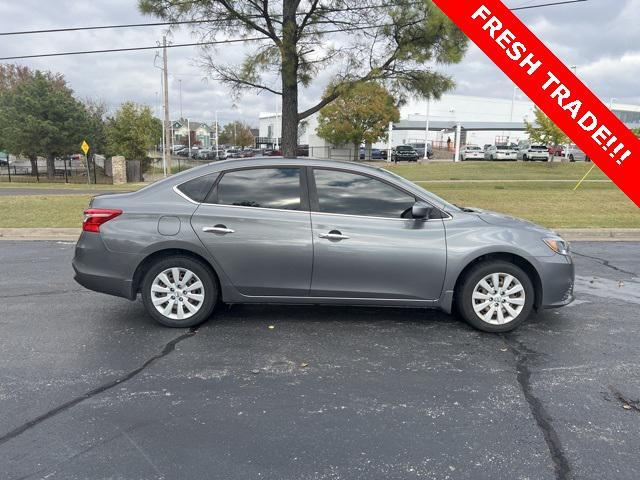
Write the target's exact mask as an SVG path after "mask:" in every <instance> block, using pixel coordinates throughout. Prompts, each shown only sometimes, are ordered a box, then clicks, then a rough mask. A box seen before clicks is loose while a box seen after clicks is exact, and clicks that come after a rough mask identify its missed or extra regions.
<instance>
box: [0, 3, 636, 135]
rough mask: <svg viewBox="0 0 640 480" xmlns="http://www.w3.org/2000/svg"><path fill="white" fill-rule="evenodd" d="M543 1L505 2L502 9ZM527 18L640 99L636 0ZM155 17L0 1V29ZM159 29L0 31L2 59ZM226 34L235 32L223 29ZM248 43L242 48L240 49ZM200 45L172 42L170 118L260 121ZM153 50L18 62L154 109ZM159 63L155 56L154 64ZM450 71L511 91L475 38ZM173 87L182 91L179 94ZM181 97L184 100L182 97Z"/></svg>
mask: <svg viewBox="0 0 640 480" xmlns="http://www.w3.org/2000/svg"><path fill="white" fill-rule="evenodd" d="M549 1H550V0H506V2H505V3H506V4H507V6H509V7H518V6H524V5H535V4H542V3H548V2H549ZM517 15H518V16H519V17H520V18H521V19H522V20H523V21H524V23H525V24H526V25H527V26H528V27H529V28H530V29H531V30H532V31H533V32H534V33H535V34H536V35H538V37H539V38H540V39H541V40H542V41H543V42H544V43H545V44H546V45H547V46H548V47H550V48H551V50H552V51H553V52H554V53H555V54H556V55H557V56H558V57H559V58H560V59H561V60H562V61H564V62H565V63H566V64H567V65H569V66H574V65H575V66H576V67H577V74H578V76H579V77H580V78H581V79H582V81H583V82H585V84H586V85H587V86H588V87H589V88H591V89H592V90H593V91H594V92H595V93H596V95H598V96H599V97H600V98H601V99H602V100H603V101H605V102H607V103H608V102H609V101H611V99H612V98H615V99H616V100H615V101H616V102H618V103H630V104H638V105H640V91H639V89H638V86H639V85H640V81H639V80H638V79H640V28H638V25H640V0H588V1H587V2H585V3H578V4H574V5H564V6H554V7H546V8H540V9H533V10H524V11H519V12H517ZM152 21H157V19H155V18H153V17H149V16H144V15H142V14H141V13H140V12H139V11H138V9H137V1H136V0H93V1H88V0H55V1H44V0H21V1H19V2H18V1H11V2H9V1H3V2H1V3H0V32H11V31H15V30H32V29H45V28H64V27H74V26H86V25H109V24H123V23H143V22H152ZM163 33H165V30H164V27H144V28H131V29H119V30H98V31H84V32H68V33H52V34H34V35H20V36H1V37H0V57H7V56H12V55H28V54H36V53H53V52H63V51H73V50H94V49H106V48H125V47H131V46H136V47H138V46H147V45H149V46H152V45H156V44H158V42H161V39H162V35H163ZM230 36H233V35H230ZM169 38H170V41H171V42H173V43H187V42H194V41H196V40H197V39H196V38H195V37H194V34H193V33H191V32H189V30H188V29H186V28H182V27H181V28H179V29H177V30H175V31H173V32H172V33H171V34H170V37H169ZM245 48H248V47H245ZM242 52H243V47H241V46H238V45H226V46H224V47H223V48H220V49H218V51H217V52H216V55H217V58H219V63H220V64H227V63H234V62H237V61H238V60H239V59H241V58H242ZM200 54H201V52H199V51H198V49H197V47H185V48H173V49H169V72H170V76H169V82H168V85H169V96H170V112H171V117H172V118H178V117H179V116H180V112H181V111H182V115H183V117H184V118H190V119H193V120H197V121H204V122H207V123H210V122H212V121H213V119H214V116H215V112H216V111H217V112H218V118H219V120H220V122H221V123H227V122H230V121H233V120H241V121H244V122H247V123H249V124H250V125H251V126H257V124H258V115H259V113H260V112H265V111H274V109H276V108H279V106H280V100H279V98H278V97H276V96H275V95H272V94H269V93H261V94H256V93H247V94H245V95H244V96H243V97H242V98H240V99H239V100H237V99H234V98H232V96H231V95H230V92H229V90H228V89H227V87H226V86H224V85H221V84H220V83H218V82H217V81H216V80H214V79H212V78H210V77H208V76H207V72H206V71H204V70H203V68H202V67H201V57H200ZM155 55H156V51H155V50H148V51H139V52H125V53H122V52H119V53H109V54H99V55H78V56H68V57H53V58H44V59H30V60H18V61H16V63H20V64H24V65H28V66H29V67H32V68H37V69H43V70H51V71H54V72H60V73H62V74H64V76H65V77H66V79H67V81H68V82H69V84H70V86H71V88H72V89H73V90H74V92H75V93H76V95H77V96H78V97H79V98H92V99H99V100H102V101H104V102H106V104H107V105H108V107H109V109H110V110H111V111H115V110H116V109H117V108H118V106H119V105H120V104H121V103H122V102H124V101H128V100H132V101H135V102H137V103H141V104H147V105H149V106H151V107H152V108H154V109H155V111H156V112H157V114H158V115H160V112H161V103H160V98H161V97H160V95H161V87H160V85H161V84H160V76H161V70H159V69H158V68H156V67H154V60H155ZM156 64H157V65H158V66H159V65H161V63H160V62H157V63H156ZM436 69H437V70H439V71H442V72H445V73H447V74H449V75H451V76H452V77H453V78H454V80H455V82H456V88H455V89H454V90H453V91H451V92H449V93H454V94H461V95H474V96H486V97H497V98H511V95H512V92H513V83H512V82H511V81H510V80H509V79H508V78H507V77H506V76H505V75H504V74H503V73H502V72H501V71H500V70H499V69H498V68H497V67H496V66H495V65H494V64H493V63H492V62H491V61H490V60H488V59H487V58H486V57H485V56H484V54H483V53H482V52H481V51H480V50H478V49H477V48H476V47H475V46H474V45H470V48H469V51H468V53H467V55H466V57H465V58H464V60H463V61H462V62H461V63H460V64H457V65H455V66H436ZM329 73H330V72H323V73H322V74H320V75H319V76H318V77H317V78H316V80H315V81H314V82H313V84H312V85H311V86H310V87H309V88H306V89H303V90H302V91H301V94H300V110H302V109H304V108H305V107H309V106H311V105H313V104H314V103H315V102H317V100H318V98H319V97H320V96H321V94H322V91H323V90H324V88H325V86H326V84H327V82H328V81H329V79H330V74H329ZM180 91H181V92H182V95H180ZM180 97H181V98H182V101H180Z"/></svg>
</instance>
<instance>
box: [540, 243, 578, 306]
mask: <svg viewBox="0 0 640 480" xmlns="http://www.w3.org/2000/svg"><path fill="white" fill-rule="evenodd" d="M536 260H537V261H538V273H539V274H540V281H541V283H542V302H541V307H542V308H557V307H564V306H565V305H569V304H570V303H571V302H573V300H574V299H575V297H574V294H573V287H574V283H575V267H574V264H573V259H572V258H571V257H570V256H564V255H553V256H551V257H538V258H536Z"/></svg>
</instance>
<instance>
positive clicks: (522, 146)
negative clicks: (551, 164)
mask: <svg viewBox="0 0 640 480" xmlns="http://www.w3.org/2000/svg"><path fill="white" fill-rule="evenodd" d="M518 160H524V161H525V162H527V161H529V160H531V161H534V162H535V161H536V160H542V161H543V162H548V161H549V148H548V147H547V146H546V145H538V144H534V143H531V142H528V141H522V142H520V143H519V144H518Z"/></svg>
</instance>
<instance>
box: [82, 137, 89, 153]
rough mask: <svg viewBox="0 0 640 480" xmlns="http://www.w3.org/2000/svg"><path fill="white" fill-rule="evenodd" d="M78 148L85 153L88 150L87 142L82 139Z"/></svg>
mask: <svg viewBox="0 0 640 480" xmlns="http://www.w3.org/2000/svg"><path fill="white" fill-rule="evenodd" d="M80 148H81V149H82V151H83V152H84V154H85V155H86V154H87V152H88V151H89V144H88V143H87V141H86V140H83V141H82V145H80Z"/></svg>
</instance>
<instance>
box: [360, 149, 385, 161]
mask: <svg viewBox="0 0 640 480" xmlns="http://www.w3.org/2000/svg"><path fill="white" fill-rule="evenodd" d="M366 153H367V152H366V150H365V149H364V148H360V160H365V159H367V158H366ZM370 159H371V160H382V151H381V150H380V149H379V148H372V149H371V157H370ZM367 160H369V159H367Z"/></svg>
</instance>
